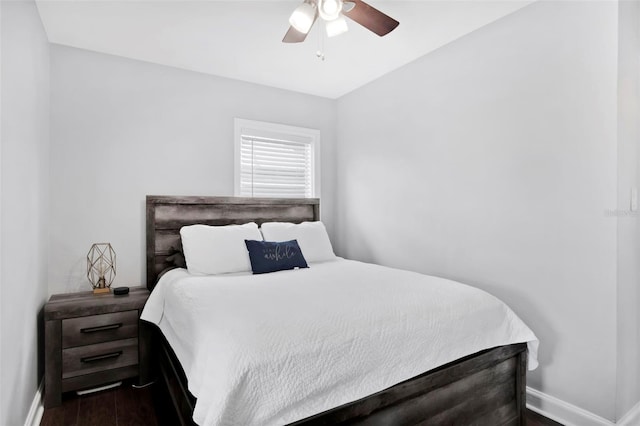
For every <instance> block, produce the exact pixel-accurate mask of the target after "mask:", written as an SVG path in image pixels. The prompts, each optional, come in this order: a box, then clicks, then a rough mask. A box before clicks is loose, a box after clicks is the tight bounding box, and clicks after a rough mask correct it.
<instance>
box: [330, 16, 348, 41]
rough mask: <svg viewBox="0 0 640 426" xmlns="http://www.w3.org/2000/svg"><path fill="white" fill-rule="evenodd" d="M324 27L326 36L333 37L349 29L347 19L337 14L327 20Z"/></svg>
mask: <svg viewBox="0 0 640 426" xmlns="http://www.w3.org/2000/svg"><path fill="white" fill-rule="evenodd" d="M325 29H326V30H327V37H335V36H337V35H340V34H342V33H346V32H347V31H349V27H348V26H347V20H346V19H344V17H343V16H338V17H337V18H336V19H334V20H333V21H327V23H326V24H325Z"/></svg>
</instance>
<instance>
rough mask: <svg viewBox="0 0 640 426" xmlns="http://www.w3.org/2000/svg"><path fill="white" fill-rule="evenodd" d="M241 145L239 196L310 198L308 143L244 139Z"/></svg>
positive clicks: (309, 146)
mask: <svg viewBox="0 0 640 426" xmlns="http://www.w3.org/2000/svg"><path fill="white" fill-rule="evenodd" d="M240 144H241V146H240V167H241V171H240V194H241V195H242V196H244V197H297V198H305V197H306V198H308V197H311V196H312V184H313V177H312V175H311V171H312V167H311V145H310V144H309V143H304V142H292V141H286V140H275V139H266V138H257V137H246V136H243V137H242V140H241V142H240Z"/></svg>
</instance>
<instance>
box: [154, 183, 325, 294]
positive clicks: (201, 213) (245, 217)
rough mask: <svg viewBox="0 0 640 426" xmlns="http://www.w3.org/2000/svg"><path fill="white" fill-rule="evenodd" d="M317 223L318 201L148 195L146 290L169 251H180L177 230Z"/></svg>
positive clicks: (165, 262)
mask: <svg viewBox="0 0 640 426" xmlns="http://www.w3.org/2000/svg"><path fill="white" fill-rule="evenodd" d="M315 220H320V201H319V200H318V199H317V198H241V197H182V196H158V195H147V288H148V289H149V290H153V287H154V286H155V285H156V281H157V280H158V274H160V272H162V271H163V270H164V269H166V268H167V267H169V266H171V265H170V264H169V263H168V262H167V261H166V259H167V257H169V256H170V255H171V254H172V247H173V248H174V249H176V250H180V251H182V242H181V241H180V228H182V227H183V226H186V225H194V224H204V225H232V224H243V223H247V222H256V223H257V224H258V226H259V225H261V224H262V223H264V222H292V223H300V222H304V221H315Z"/></svg>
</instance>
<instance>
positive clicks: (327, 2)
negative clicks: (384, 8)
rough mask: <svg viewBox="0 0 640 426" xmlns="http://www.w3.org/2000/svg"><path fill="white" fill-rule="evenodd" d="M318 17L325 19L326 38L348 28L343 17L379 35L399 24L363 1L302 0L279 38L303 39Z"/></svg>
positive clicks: (284, 39) (287, 41)
mask: <svg viewBox="0 0 640 426" xmlns="http://www.w3.org/2000/svg"><path fill="white" fill-rule="evenodd" d="M318 16H320V18H321V19H322V20H323V21H324V22H325V29H326V31H327V36H329V37H334V36H337V35H339V34H342V33H344V32H346V31H347V30H348V29H349V28H348V27H347V20H346V19H344V17H345V16H346V17H347V18H350V19H352V20H353V21H355V22H357V23H358V24H360V25H362V26H363V27H365V28H367V29H368V30H370V31H373V32H374V33H376V34H378V35H379V36H380V37H382V36H384V35H387V34H389V33H390V32H391V31H393V30H394V29H395V28H396V27H397V26H398V25H399V24H400V23H399V22H398V21H396V20H395V19H393V18H392V17H390V16H388V15H385V14H384V13H382V12H380V11H379V10H378V9H376V8H375V7H372V6H370V5H368V4H367V3H365V2H363V1H362V0H305V1H304V3H302V4H301V5H300V6H298V7H297V8H296V10H294V11H293V13H292V14H291V17H290V18H289V23H290V24H291V27H289V31H287V33H286V34H285V35H284V38H283V39H282V41H283V42H284V43H300V42H303V41H304V39H305V38H307V34H309V30H311V27H312V26H313V24H314V22H316V20H317V19H318Z"/></svg>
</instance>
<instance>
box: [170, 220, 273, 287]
mask: <svg viewBox="0 0 640 426" xmlns="http://www.w3.org/2000/svg"><path fill="white" fill-rule="evenodd" d="M180 237H182V248H183V250H184V258H185V260H186V262H187V269H188V270H189V273H191V274H197V275H212V274H226V273H229V272H244V271H251V262H250V260H249V252H248V251H247V246H246V245H245V243H244V240H258V241H262V234H260V230H259V229H258V225H256V224H255V222H250V223H245V224H244V225H227V226H208V225H190V226H183V227H182V228H181V229H180Z"/></svg>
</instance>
